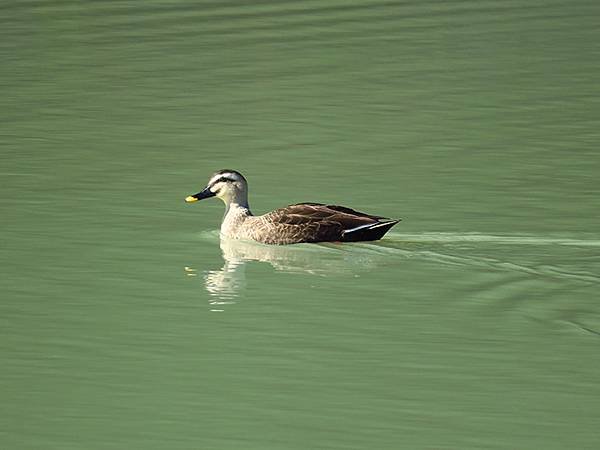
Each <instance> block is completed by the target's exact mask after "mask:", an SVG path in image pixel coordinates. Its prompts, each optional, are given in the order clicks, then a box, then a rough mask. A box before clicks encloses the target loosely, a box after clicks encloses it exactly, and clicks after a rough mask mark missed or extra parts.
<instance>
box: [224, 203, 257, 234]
mask: <svg viewBox="0 0 600 450" xmlns="http://www.w3.org/2000/svg"><path fill="white" fill-rule="evenodd" d="M225 205H226V206H225V215H224V216H223V222H222V223H221V236H222V237H226V238H237V237H239V235H240V232H241V229H242V228H241V227H242V224H243V223H244V221H245V220H246V219H247V218H248V217H250V216H251V215H252V213H251V212H250V208H249V207H248V202H246V203H245V204H240V203H234V202H231V203H226V204H225Z"/></svg>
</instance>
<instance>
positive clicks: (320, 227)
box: [253, 203, 397, 244]
mask: <svg viewBox="0 0 600 450" xmlns="http://www.w3.org/2000/svg"><path fill="white" fill-rule="evenodd" d="M255 220H256V222H255V223H254V224H253V225H254V228H255V230H256V232H257V235H256V236H255V239H256V240H260V241H262V242H266V243H274V244H291V243H298V242H331V241H356V240H374V239H379V238H381V236H383V234H385V232H386V231H387V230H388V229H389V228H391V227H392V226H393V225H394V224H395V223H397V221H391V220H389V219H386V218H384V217H381V216H373V215H370V214H365V213H362V212H359V211H355V210H353V209H350V208H346V207H344V206H338V205H325V204H322V203H296V204H294V205H289V206H286V207H284V208H280V209H276V210H274V211H272V212H270V213H267V214H265V215H263V216H258V217H256V218H255ZM383 225H389V226H387V227H383ZM371 228H375V230H376V231H375V233H376V234H377V235H378V237H374V236H375V235H373V236H371V234H370V233H369V230H370V229H371Z"/></svg>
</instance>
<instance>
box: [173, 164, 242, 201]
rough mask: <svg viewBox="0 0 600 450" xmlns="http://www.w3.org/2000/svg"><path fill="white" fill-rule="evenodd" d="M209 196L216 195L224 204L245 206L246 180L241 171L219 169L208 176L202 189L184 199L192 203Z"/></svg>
mask: <svg viewBox="0 0 600 450" xmlns="http://www.w3.org/2000/svg"><path fill="white" fill-rule="evenodd" d="M209 197H218V198H220V199H221V200H223V202H225V204H226V205H229V204H231V203H237V204H239V205H240V206H245V207H247V206H248V182H247V181H246V179H245V178H244V176H243V175H242V174H241V173H239V172H237V171H235V170H228V169H223V170H219V171H218V172H215V173H214V174H213V175H212V176H211V177H210V179H209V180H208V183H207V184H206V187H205V188H204V189H203V190H202V191H200V192H198V193H197V194H194V195H189V196H188V197H186V198H185V201H186V202H187V203H193V202H197V201H198V200H202V199H205V198H209Z"/></svg>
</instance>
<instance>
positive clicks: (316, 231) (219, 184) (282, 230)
mask: <svg viewBox="0 0 600 450" xmlns="http://www.w3.org/2000/svg"><path fill="white" fill-rule="evenodd" d="M215 196H216V197H218V198H220V199H221V200H223V202H224V203H225V208H226V209H225V216H224V217H223V223H222V224H221V236H222V237H225V238H230V239H249V240H254V241H258V242H262V243H264V244H279V245H282V244H297V243H301V242H357V241H376V240H378V239H381V238H382V237H383V235H384V234H385V233H387V231H388V230H389V229H390V228H392V227H393V226H394V225H396V224H397V223H398V222H399V220H394V219H388V218H386V217H381V216H373V215H370V214H365V213H362V212H359V211H355V210H353V209H350V208H346V207H344V206H337V205H325V204H323V203H296V204H294V205H289V206H286V207H284V208H280V209H276V210H274V211H271V212H269V213H266V214H263V215H262V216H254V215H253V214H252V213H251V212H250V206H249V205H248V182H247V181H246V179H245V178H244V176H243V175H242V174H241V173H239V172H237V171H235V170H228V169H223V170H219V171H218V172H215V173H214V174H213V175H212V176H211V177H210V179H209V181H208V184H207V185H206V187H205V188H204V189H203V190H202V191H200V192H198V193H197V194H194V195H190V196H188V197H186V199H185V201H186V202H187V203H192V202H196V201H198V200H202V199H205V198H210V197H215Z"/></svg>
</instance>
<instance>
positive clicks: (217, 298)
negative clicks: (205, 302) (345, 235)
mask: <svg viewBox="0 0 600 450" xmlns="http://www.w3.org/2000/svg"><path fill="white" fill-rule="evenodd" d="M220 246H221V251H222V253H223V259H224V264H223V267H221V269H218V270H208V271H206V272H205V275H204V283H205V287H206V290H207V292H208V293H209V295H210V305H211V309H212V310H213V311H222V310H223V308H224V306H225V305H228V304H232V303H235V302H236V301H237V300H238V299H239V296H240V294H241V293H243V292H244V290H245V288H246V265H247V264H248V263H249V262H253V261H259V262H265V263H269V264H270V265H271V266H272V267H273V268H274V269H275V270H277V271H283V272H287V273H304V274H310V275H314V276H328V275H351V276H352V275H354V276H359V275H358V272H363V271H365V270H370V269H372V268H374V267H375V265H376V259H377V258H376V256H377V254H376V253H373V252H369V251H366V252H365V251H364V248H363V250H361V248H362V247H358V246H348V245H347V244H346V245H343V246H342V245H338V244H300V245H293V246H289V245H288V246H280V245H266V244H260V243H256V242H249V241H241V240H235V239H221V241H220Z"/></svg>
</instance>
